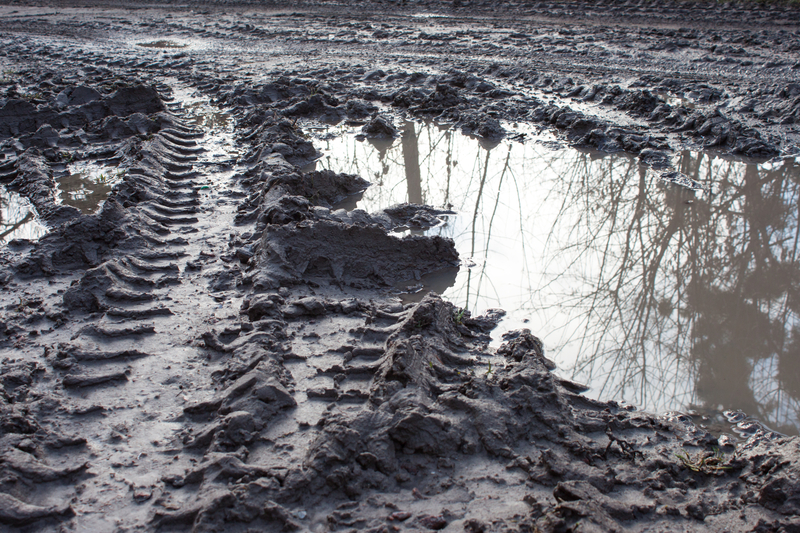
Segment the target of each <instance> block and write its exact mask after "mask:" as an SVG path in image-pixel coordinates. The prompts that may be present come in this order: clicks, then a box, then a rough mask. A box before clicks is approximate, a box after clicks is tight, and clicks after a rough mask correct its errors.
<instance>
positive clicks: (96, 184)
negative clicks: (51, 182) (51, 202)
mask: <svg viewBox="0 0 800 533" xmlns="http://www.w3.org/2000/svg"><path fill="white" fill-rule="evenodd" d="M67 170H68V173H67V175H65V176H63V177H61V178H59V179H58V180H57V185H58V190H59V193H60V194H59V198H60V200H61V203H63V204H66V205H70V206H72V207H75V208H77V209H80V211H81V212H82V213H84V214H87V215H88V214H92V213H95V212H97V211H98V210H99V209H100V207H101V206H102V205H103V202H104V201H105V199H106V198H108V195H109V194H110V193H111V189H112V188H113V187H114V185H115V184H117V183H119V182H120V181H121V180H122V171H120V170H119V169H117V168H116V167H112V166H107V165H101V164H97V163H94V162H91V161H84V162H80V163H73V164H70V165H68V167H67Z"/></svg>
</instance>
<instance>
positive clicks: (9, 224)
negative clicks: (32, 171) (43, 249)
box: [0, 186, 47, 245]
mask: <svg viewBox="0 0 800 533" xmlns="http://www.w3.org/2000/svg"><path fill="white" fill-rule="evenodd" d="M46 232H47V228H46V227H45V226H44V225H43V224H42V223H41V222H40V221H39V219H38V217H37V216H36V210H35V209H34V208H33V206H32V205H31V203H30V202H29V201H28V200H27V199H25V198H22V197H21V196H20V195H19V194H17V193H15V192H12V191H8V190H6V188H5V187H2V186H0V245H2V244H5V243H7V242H8V241H11V240H13V239H30V240H36V239H38V238H39V237H41V236H42V235H44V234H45V233H46Z"/></svg>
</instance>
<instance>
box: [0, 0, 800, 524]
mask: <svg viewBox="0 0 800 533" xmlns="http://www.w3.org/2000/svg"><path fill="white" fill-rule="evenodd" d="M68 5H69V3H58V4H57V5H47V4H43V5H30V6H23V5H19V4H16V3H15V4H14V5H5V6H0V68H1V69H2V78H1V79H0V152H2V156H1V157H2V158H1V159H0V182H2V184H3V186H4V187H6V188H7V189H8V190H9V191H14V192H15V193H17V194H19V195H20V196H21V197H23V198H26V199H28V200H29V202H30V204H31V205H32V206H33V207H34V208H35V211H36V213H38V216H39V217H40V219H41V220H42V221H43V222H44V223H45V224H46V225H47V226H48V228H49V232H48V233H47V234H46V235H45V236H44V237H42V238H41V239H39V240H38V241H36V242H33V241H25V240H21V239H15V240H11V241H9V242H7V243H6V244H5V245H4V247H3V248H2V249H1V250H0V287H2V293H0V294H2V296H0V300H1V301H0V304H1V305H2V309H3V311H2V314H0V354H1V357H0V365H2V366H1V367H0V368H1V370H0V384H1V385H2V387H1V388H0V529H2V530H3V531H25V532H33V531H225V532H237V531H241V532H244V531H373V532H378V531H427V530H443V531H466V532H470V533H476V532H484V531H486V532H489V531H542V532H556V531H559V532H561V531H575V532H578V531H585V532H589V531H757V532H768V531H786V532H791V531H800V518H798V514H800V466H798V465H800V462H798V461H799V460H800V449H799V448H800V441H798V440H797V438H789V437H783V436H781V435H778V434H774V433H770V432H767V431H759V432H756V433H755V434H754V435H753V436H752V437H751V438H750V439H749V440H747V441H746V442H742V443H740V444H739V445H738V446H737V447H734V446H732V445H730V444H729V442H727V441H724V440H723V439H718V438H717V437H715V436H713V435H710V434H708V433H707V432H705V431H703V430H702V429H700V428H698V427H696V426H694V425H693V424H692V423H691V421H690V420H688V419H686V418H682V417H665V416H659V415H655V414H648V413H644V412H637V411H629V410H627V409H624V408H622V407H620V406H619V405H618V404H616V403H614V402H609V403H605V402H598V401H595V400H591V399H589V398H586V397H584V396H582V395H581V391H582V387H581V385H580V384H577V383H572V382H569V381H566V380H563V379H561V378H559V377H557V376H556V375H554V374H553V373H552V370H553V367H554V365H553V364H552V363H551V362H550V361H549V359H548V358H547V357H546V356H545V354H544V353H543V349H542V344H541V342H540V341H539V340H538V339H537V337H536V336H535V334H536V332H530V331H527V330H522V331H516V332H511V333H509V334H507V335H506V337H505V342H504V343H503V344H502V346H501V347H500V348H499V349H497V350H494V349H490V348H489V337H488V335H487V333H488V332H490V331H491V330H492V329H493V327H494V326H495V325H496V322H497V320H498V318H499V315H498V314H497V313H492V314H487V315H486V316H479V317H473V316H469V314H464V313H461V312H459V310H458V309H456V308H455V307H454V306H453V305H452V304H450V303H448V302H446V301H443V300H442V299H441V298H439V297H438V296H436V295H435V294H431V295H428V296H427V297H425V298H424V299H423V300H422V301H421V302H419V303H416V304H403V303H402V302H401V301H400V299H399V298H397V296H396V294H395V293H393V292H392V290H391V289H392V286H393V285H394V284H396V283H400V282H408V281H414V280H419V279H420V277H421V276H424V275H425V274H428V273H432V272H437V271H441V270H443V269H452V268H453V267H455V266H457V265H458V261H459V258H458V254H457V253H456V251H455V248H454V246H453V242H452V241H450V240H449V239H444V238H439V237H426V236H420V235H410V236H407V237H404V238H399V237H397V236H395V235H393V234H392V230H393V229H395V228H398V227H403V228H408V227H411V228H414V227H416V228H423V227H427V226H429V225H431V224H435V223H436V221H437V216H440V215H441V213H438V212H436V211H435V210H432V209H430V208H427V207H423V206H401V207H400V208H394V209H387V210H386V211H383V212H379V213H365V212H363V211H359V210H355V211H346V210H343V209H337V205H338V204H339V203H340V202H342V201H343V200H346V198H347V197H348V196H351V195H353V194H357V193H358V192H360V191H363V190H364V188H365V187H367V186H368V182H367V181H366V180H365V178H368V176H355V175H347V174H335V173H333V172H329V171H313V172H312V171H305V170H304V167H306V165H308V164H309V163H311V162H312V161H313V160H314V159H315V158H316V157H318V155H319V153H318V149H317V147H315V146H314V144H313V142H312V141H311V140H310V137H309V136H308V135H307V134H306V133H305V132H304V129H303V128H304V127H305V126H307V125H309V124H313V123H319V122H322V123H328V124H330V123H347V124H350V125H357V126H363V130H362V131H363V134H364V135H365V136H366V137H378V138H379V137H383V138H392V137H394V136H396V135H398V132H397V130H396V127H395V126H394V123H396V121H394V120H393V117H400V116H407V117H414V118H421V119H436V120H437V121H439V122H446V123H451V124H455V125H456V126H457V127H459V128H461V129H462V130H463V131H464V132H466V133H469V134H471V135H475V136H478V137H481V138H482V139H483V140H484V141H485V142H487V143H492V142H497V141H498V140H499V139H501V138H503V136H504V135H506V130H505V129H504V126H503V124H504V123H507V122H509V121H510V122H521V123H528V124H532V125H535V126H540V127H541V128H543V129H552V130H554V131H555V132H556V133H557V135H558V136H559V139H561V140H562V141H563V142H565V143H569V144H571V145H574V146H577V147H583V148H592V149H599V150H603V151H626V152H629V153H633V154H636V155H638V157H639V159H640V161H641V163H642V164H644V165H648V166H651V167H652V168H654V169H657V170H663V171H664V172H666V173H669V172H671V171H673V170H674V169H670V168H669V154H671V153H672V152H673V151H675V150H678V149H686V148H691V149H698V148H703V149H713V150H717V151H719V152H721V153H725V154H729V155H732V156H741V157H748V158H759V159H761V160H764V159H768V158H772V157H776V156H785V155H793V154H795V153H797V152H798V151H800V149H798V146H797V143H798V130H797V126H796V123H797V122H800V54H798V50H800V37H798V28H799V27H800V11H798V10H797V9H796V8H787V7H782V6H779V5H778V6H766V7H761V6H758V5H750V4H716V3H714V4H706V3H703V2H696V3H688V4H685V3H674V2H667V3H662V4H655V3H647V2H615V1H605V2H591V3H582V2H530V3H528V2H517V3H512V2H502V3H496V2H488V1H487V2H483V1H474V2H472V1H467V0H462V1H460V2H458V1H457V2H455V3H454V4H453V3H447V4H443V3H417V2H403V3H402V4H393V3H389V2H386V3H381V2H373V3H364V4H363V5H362V4H359V8H358V9H356V8H355V7H354V6H353V5H350V4H347V5H344V4H342V5H340V4H334V3H330V4H328V3H318V4H311V3H308V4H292V5H291V6H290V7H287V6H283V5H277V4H274V5H268V6H263V5H262V6H256V5H248V4H245V3H243V2H242V3H231V2H226V3H225V4H224V5H223V3H222V2H218V3H214V2H203V3H192V2H190V3H189V4H188V5H184V4H181V5H180V6H177V5H176V6H169V5H166V4H165V5H163V6H152V5H142V6H139V7H122V6H115V5H110V7H109V6H105V7H101V6H94V5H91V3H88V4H79V3H75V4H74V6H73V7H68ZM87 5H88V7H87ZM198 102H200V103H201V104H202V105H205V106H207V107H208V108H209V109H211V110H212V111H198V110H197V109H198V108H197V107H193V106H194V105H195V104H197V103H198ZM201 107H202V106H201ZM74 162H90V163H92V164H98V165H102V166H104V168H106V167H107V168H113V169H115V174H114V176H115V179H116V180H117V181H116V182H115V184H114V185H113V187H111V192H110V194H109V196H108V197H107V199H105V201H104V202H103V203H102V205H101V206H98V207H97V209H96V211H94V212H91V210H88V211H87V210H85V209H84V210H81V209H77V208H76V207H72V206H70V205H67V204H66V203H65V202H63V201H62V200H61V197H60V194H61V193H60V192H59V187H58V180H59V179H61V178H63V177H64V176H66V175H68V174H69V173H70V172H69V170H68V168H69V165H70V164H72V163H74ZM4 223H5V221H4Z"/></svg>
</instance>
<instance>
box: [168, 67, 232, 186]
mask: <svg viewBox="0 0 800 533" xmlns="http://www.w3.org/2000/svg"><path fill="white" fill-rule="evenodd" d="M171 81H173V83H171V85H172V88H173V90H172V96H173V98H174V102H175V103H176V105H178V106H179V107H180V109H179V110H177V109H176V110H175V111H176V112H177V113H178V115H179V116H180V117H181V119H182V120H183V121H185V122H186V123H187V124H188V125H189V126H192V127H194V128H197V129H200V130H203V131H205V133H206V136H205V138H204V139H203V149H204V150H203V152H202V153H201V154H200V157H199V161H198V164H199V165H206V166H209V165H210V166H216V167H223V168H226V169H228V168H230V167H232V166H233V165H234V164H235V162H236V159H238V157H239V155H241V152H240V150H239V148H237V147H236V143H235V140H234V137H233V128H234V122H233V115H232V114H231V113H230V111H228V110H225V109H220V108H219V107H216V106H214V105H212V104H211V102H210V101H209V99H208V97H207V96H205V95H202V94H201V93H199V92H197V91H194V90H193V89H191V88H188V87H184V86H182V85H181V84H180V83H179V82H178V81H177V80H171ZM214 175H215V176H220V175H221V174H220V173H215V174H214ZM226 177H229V175H227V174H226Z"/></svg>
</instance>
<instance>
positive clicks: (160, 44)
mask: <svg viewBox="0 0 800 533" xmlns="http://www.w3.org/2000/svg"><path fill="white" fill-rule="evenodd" d="M136 46H141V47H142V48H186V47H187V46H188V45H186V44H181V43H177V42H175V41H168V40H161V41H151V42H148V43H136Z"/></svg>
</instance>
